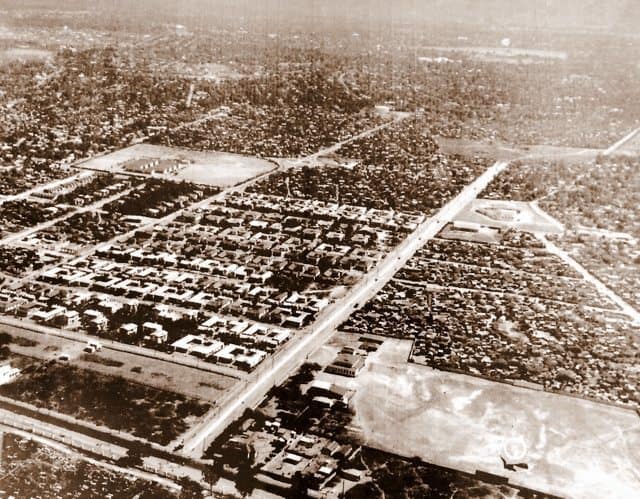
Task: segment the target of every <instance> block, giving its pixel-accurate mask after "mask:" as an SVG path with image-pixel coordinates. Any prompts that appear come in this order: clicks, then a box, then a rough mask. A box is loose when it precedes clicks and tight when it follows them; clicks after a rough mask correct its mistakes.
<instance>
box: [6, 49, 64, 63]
mask: <svg viewBox="0 0 640 499" xmlns="http://www.w3.org/2000/svg"><path fill="white" fill-rule="evenodd" d="M52 58H53V53H52V52H50V51H49V50H41V49H33V48H11V49H6V50H0V65H2V64H8V63H10V62H28V61H46V60H49V59H52Z"/></svg>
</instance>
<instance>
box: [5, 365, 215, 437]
mask: <svg viewBox="0 0 640 499" xmlns="http://www.w3.org/2000/svg"><path fill="white" fill-rule="evenodd" d="M0 395H4V396H6V397H10V398H12V399H14V400H19V401H21V402H26V403H28V404H32V405H34V406H37V407H41V408H46V409H50V410H53V411H57V412H60V413H63V414H68V415H70V416H73V417H75V418H78V419H81V420H85V421H90V422H92V423H95V424H99V425H104V426H107V427H109V428H112V429H114V430H121V431H125V432H128V433H131V434H133V435H135V436H138V437H141V438H145V439H147V440H150V441H154V442H158V443H160V444H167V443H169V442H171V441H172V440H173V439H174V438H176V437H177V436H178V435H180V434H181V433H183V432H184V431H185V430H187V428H188V427H189V426H190V424H191V423H192V422H193V421H194V419H195V418H198V417H200V416H202V415H203V414H204V413H205V412H207V410H209V408H210V407H211V406H210V404H207V403H203V402H199V401H197V400H195V399H192V398H187V397H184V396H182V395H178V394H175V393H171V392H167V391H163V390H158V389H155V388H151V387H148V386H145V385H141V384H137V383H132V382H130V381H126V380H125V379H123V378H120V377H115V376H106V375H104V374H99V373H95V372H93V371H88V370H85V369H80V368H78V367H75V366H71V365H68V364H63V363H56V362H46V363H45V362H34V363H33V364H32V365H30V366H29V367H27V368H25V369H23V371H22V373H21V375H20V376H19V377H18V378H17V379H16V380H15V381H14V382H12V383H9V384H6V385H2V386H0Z"/></svg>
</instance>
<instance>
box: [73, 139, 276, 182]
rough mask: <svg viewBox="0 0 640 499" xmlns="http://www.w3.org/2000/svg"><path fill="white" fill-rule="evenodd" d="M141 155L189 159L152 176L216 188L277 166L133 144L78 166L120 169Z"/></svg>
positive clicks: (219, 154)
mask: <svg viewBox="0 0 640 499" xmlns="http://www.w3.org/2000/svg"><path fill="white" fill-rule="evenodd" d="M141 158H154V159H155V158H158V159H176V160H179V159H184V160H186V161H187V162H188V164H187V166H185V167H184V168H181V169H180V170H178V171H177V172H176V173H174V174H166V175H155V176H161V177H163V178H170V179H174V180H187V181H189V182H194V183H198V184H207V185H212V186H217V187H229V186H231V185H235V184H237V183H240V182H244V181H245V180H248V179H250V178H253V177H255V176H257V175H262V174H263V173H266V172H268V171H271V170H273V169H274V168H276V165H275V164H273V163H270V162H269V161H265V160H262V159H258V158H253V157H250V156H242V155H240V154H231V153H225V152H200V151H192V150H189V149H180V148H174V147H165V146H156V145H151V144H136V145H133V146H130V147H126V148H124V149H120V150H119V151H115V152H113V153H111V154H106V155H104V156H96V157H94V158H91V159H89V160H87V161H84V162H82V163H80V164H78V165H77V166H79V167H80V168H88V169H92V170H102V171H108V172H122V171H123V164H124V163H125V162H126V161H128V160H132V159H141Z"/></svg>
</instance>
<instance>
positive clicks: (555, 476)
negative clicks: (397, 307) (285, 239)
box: [322, 341, 640, 498]
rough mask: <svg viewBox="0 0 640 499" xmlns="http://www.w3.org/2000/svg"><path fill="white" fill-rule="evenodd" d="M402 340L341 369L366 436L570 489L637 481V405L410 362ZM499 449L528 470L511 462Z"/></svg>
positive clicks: (441, 459) (628, 492) (610, 493)
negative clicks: (349, 371) (356, 367)
mask: <svg viewBox="0 0 640 499" xmlns="http://www.w3.org/2000/svg"><path fill="white" fill-rule="evenodd" d="M402 343H405V345H406V344H407V343H409V342H401V341H393V342H385V345H383V347H382V348H381V349H380V350H379V352H378V353H377V354H375V356H370V358H369V360H368V362H367V364H368V366H367V368H366V369H365V370H364V371H363V372H362V373H361V374H360V375H359V376H358V378H356V379H348V380H346V378H341V381H343V382H342V383H341V384H343V385H344V384H347V385H348V386H349V387H351V388H355V389H357V393H356V395H355V397H354V399H353V401H352V406H353V407H354V409H355V411H356V418H355V419H354V425H355V426H356V427H357V428H358V429H359V431H358V432H357V433H358V435H357V436H359V437H360V438H362V439H363V440H364V442H365V443H366V444H368V445H371V446H373V447H377V448H381V449H383V450H387V451H391V452H395V453H398V454H401V455H404V456H408V457H410V456H415V455H418V456H420V457H421V458H422V459H424V460H425V461H427V462H430V463H435V464H439V465H443V466H448V467H452V468H456V469H461V470H465V471H468V472H475V471H476V470H483V471H487V472H491V473H495V474H499V475H502V476H507V477H509V479H510V481H511V483H514V484H519V485H523V486H526V487H530V488H532V489H536V490H540V491H543V492H549V493H554V494H558V495H562V496H567V497H594V498H601V497H620V498H623V497H625V498H626V497H634V494H635V493H636V492H637V491H638V490H640V472H639V471H638V470H640V418H638V415H637V414H635V413H634V412H633V411H628V410H624V409H618V408H615V407H612V406H608V405H605V404H598V403H595V402H589V401H584V400H581V399H576V398H573V397H567V396H563V395H558V394H550V393H544V392H538V391H533V390H528V389H524V388H519V387H514V386H510V385H507V384H502V383H496V382H491V381H486V380H483V379H479V378H475V377H472V376H467V375H462V374H454V373H445V372H441V371H436V370H433V369H430V368H428V367H424V366H417V365H414V364H406V363H404V364H403V363H401V362H398V359H399V358H401V356H400V355H399V352H400V351H402V352H404V348H406V346H404V347H403V346H402V345H401V344H402ZM322 377H324V378H327V375H326V373H322ZM501 455H502V456H504V457H506V458H511V459H513V458H515V459H514V461H518V462H520V461H523V462H526V463H527V464H528V465H529V469H528V470H521V471H517V472H511V471H507V470H505V469H504V468H503V465H502V462H501V459H500V456H501Z"/></svg>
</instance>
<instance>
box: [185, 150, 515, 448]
mask: <svg viewBox="0 0 640 499" xmlns="http://www.w3.org/2000/svg"><path fill="white" fill-rule="evenodd" d="M507 166H508V163H507V162H498V163H495V164H494V165H493V166H491V167H490V168H488V169H487V170H486V171H485V172H484V173H483V174H482V175H480V176H479V177H478V178H476V179H475V180H474V181H473V182H472V183H471V184H469V185H468V186H467V187H465V188H464V189H463V190H462V192H460V193H459V194H458V195H457V196H456V197H455V198H453V199H452V200H451V201H449V202H448V203H447V204H446V205H444V206H443V207H442V208H441V209H440V211H439V212H438V213H437V214H436V215H435V216H433V217H431V218H430V219H428V220H427V221H425V222H424V223H422V224H421V225H420V226H419V227H418V228H417V229H416V230H415V231H414V232H413V233H412V234H411V235H410V236H409V237H408V238H407V239H406V240H405V241H404V242H403V243H402V244H401V245H400V246H398V247H397V248H396V249H395V250H394V251H392V252H391V253H390V254H389V255H387V257H386V258H385V259H384V260H383V261H382V262H380V264H379V265H378V266H377V267H375V268H374V269H373V270H372V271H371V272H370V273H369V274H367V275H366V276H365V277H364V278H363V279H362V280H361V282H360V283H359V284H358V285H356V286H355V287H354V288H352V289H351V291H350V292H349V293H348V294H347V295H346V296H345V297H344V298H343V299H342V300H340V301H337V302H336V303H334V304H332V305H331V306H329V307H327V308H326V309H325V310H324V311H323V313H322V314H321V315H320V316H319V317H318V319H317V320H316V322H315V323H314V324H313V325H312V326H310V327H309V328H308V330H306V331H304V332H303V335H302V337H301V339H299V341H297V342H295V343H293V344H292V345H290V346H289V348H288V349H286V350H284V351H282V352H281V353H280V354H279V355H277V356H276V358H274V359H273V362H272V363H271V365H270V368H269V369H268V370H266V371H264V370H260V371H258V372H257V373H255V374H256V376H255V377H254V379H253V380H252V381H249V382H248V383H247V385H246V387H245V388H244V390H242V391H241V392H240V393H239V394H238V395H237V397H236V398H234V399H233V400H232V401H231V402H229V403H228V404H227V405H226V406H225V407H223V408H222V409H221V410H220V411H219V412H217V413H216V414H215V415H212V416H213V417H212V418H211V419H209V420H208V421H207V422H206V423H205V424H204V425H202V426H201V427H200V428H199V431H197V432H194V433H193V434H189V435H188V436H187V438H186V439H185V444H184V449H183V453H184V454H186V455H188V456H191V457H195V456H200V455H202V453H203V452H204V450H205V449H206V447H207V446H208V445H209V444H210V443H211V442H212V441H213V440H214V439H215V438H216V437H217V436H218V435H219V434H220V433H221V432H222V431H223V430H224V429H225V428H226V427H227V426H228V425H229V424H230V423H231V422H232V421H233V420H234V419H236V418H237V417H238V416H240V414H242V412H243V411H244V410H245V408H248V407H254V406H256V405H257V404H258V403H259V402H260V401H261V400H262V399H263V398H264V396H265V395H266V394H267V392H268V391H269V389H271V387H272V386H274V385H276V384H278V383H280V382H282V381H283V380H284V379H286V378H287V377H288V375H289V374H290V373H291V372H292V371H293V370H294V369H296V368H297V367H298V366H299V365H300V364H302V362H303V361H304V359H305V357H306V356H308V355H309V354H310V353H311V352H313V351H314V350H315V349H316V348H318V347H319V346H320V345H321V344H322V343H324V342H325V341H326V340H327V339H328V338H329V336H331V334H332V333H333V331H334V328H335V327H336V326H338V325H339V324H340V323H342V322H343V321H344V320H346V319H347V317H348V316H349V315H350V314H351V312H352V311H353V310H354V308H356V307H358V306H359V305H361V304H363V303H365V302H366V301H367V300H368V299H369V298H371V297H372V296H373V295H375V294H376V293H377V292H378V291H379V290H380V289H382V287H383V286H384V285H385V284H386V283H387V282H388V281H389V280H390V279H391V278H392V277H393V275H394V274H395V273H396V272H397V271H398V270H399V269H400V268H401V267H402V266H404V265H405V263H406V262H407V260H408V259H409V258H411V256H412V255H413V254H414V253H415V252H416V251H417V250H418V249H419V248H420V247H421V246H422V245H423V244H424V243H425V242H426V241H428V240H429V239H431V238H433V237H434V236H435V235H436V234H437V233H438V232H440V230H441V229H442V228H443V227H444V226H445V225H446V224H447V223H449V222H450V221H451V220H453V218H454V217H455V215H457V214H458V212H459V211H460V210H461V209H462V208H464V207H465V206H466V205H467V204H468V203H470V202H471V201H473V200H474V199H475V198H476V197H477V196H478V194H479V193H480V192H482V190H484V188H485V187H486V186H487V185H488V184H489V182H491V180H492V179H493V178H494V177H495V176H496V175H498V174H499V173H500V172H502V171H503V170H504V169H505V168H506V167H507Z"/></svg>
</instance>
